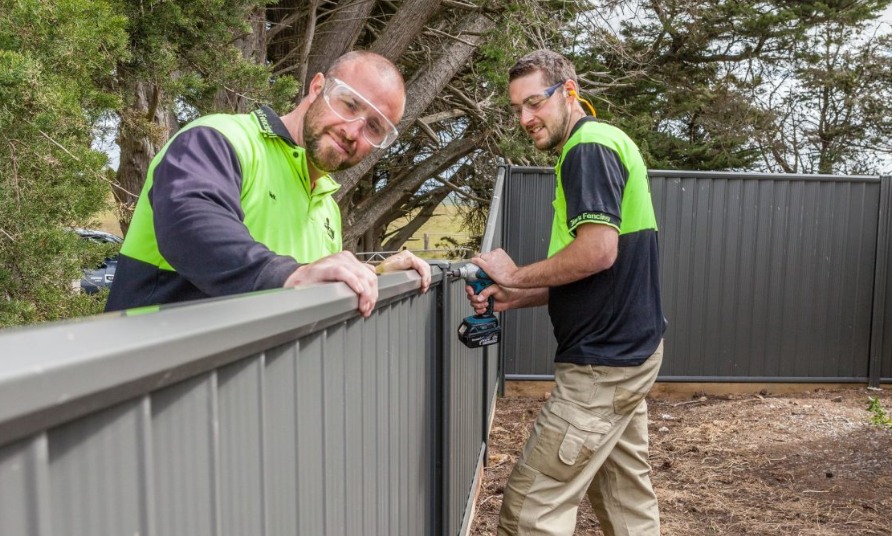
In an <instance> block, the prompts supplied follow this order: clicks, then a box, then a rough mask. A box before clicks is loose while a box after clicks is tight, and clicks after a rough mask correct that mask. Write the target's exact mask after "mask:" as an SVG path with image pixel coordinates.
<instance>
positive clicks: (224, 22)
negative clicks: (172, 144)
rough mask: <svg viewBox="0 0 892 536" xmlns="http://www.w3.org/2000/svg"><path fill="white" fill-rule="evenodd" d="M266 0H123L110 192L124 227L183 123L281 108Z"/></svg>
mask: <svg viewBox="0 0 892 536" xmlns="http://www.w3.org/2000/svg"><path fill="white" fill-rule="evenodd" d="M266 3H267V2H266V1H264V0H220V1H218V2H205V1H203V0H177V1H176V2H164V1H159V0H153V1H147V2H121V3H120V4H119V10H120V12H121V14H122V15H123V16H125V17H126V20H127V27H126V30H127V33H128V36H129V43H130V46H129V52H130V53H129V55H127V56H126V57H124V58H122V59H121V61H119V62H118V63H117V65H116V68H115V69H114V72H115V77H114V79H113V80H111V84H110V86H109V88H108V89H109V90H113V91H115V92H117V94H118V95H120V99H121V103H122V105H121V107H120V109H119V110H118V113H117V116H118V119H119V127H118V128H119V130H118V145H119V147H120V150H121V155H120V166H119V167H118V170H117V173H116V176H115V188H114V195H115V199H116V200H117V202H118V208H119V212H120V214H119V215H120V222H121V230H122V231H123V232H124V233H126V232H127V228H128V227H129V225H130V218H131V216H132V213H133V209H134V207H135V205H136V201H137V199H138V198H139V193H140V190H141V189H142V185H143V183H144V182H145V176H146V172H147V171H148V168H149V164H150V163H151V160H152V158H154V156H155V155H156V154H157V153H158V151H160V149H161V147H162V146H163V145H164V144H165V143H166V142H167V140H168V139H169V138H170V136H171V135H172V134H173V133H174V132H176V131H177V130H178V129H179V128H180V126H182V125H183V124H184V123H185V122H187V121H189V120H191V119H194V118H195V117H196V116H198V115H203V114H206V113H212V112H244V111H246V110H247V109H249V108H253V107H256V106H257V105H258V103H265V102H269V103H272V104H273V105H276V106H278V107H282V106H283V104H284V103H285V102H287V101H288V100H289V99H290V97H291V96H292V95H293V94H294V93H295V91H296V86H295V84H294V82H293V80H292V79H291V78H290V77H285V76H282V77H278V78H276V79H274V80H273V81H272V82H270V72H269V69H268V68H267V66H266V65H265V62H266V54H265V48H264V46H263V45H264V44H265V32H266V20H265V17H264V13H265V11H264V9H265V6H266Z"/></svg>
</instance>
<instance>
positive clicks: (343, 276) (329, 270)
mask: <svg viewBox="0 0 892 536" xmlns="http://www.w3.org/2000/svg"><path fill="white" fill-rule="evenodd" d="M333 281H343V282H344V283H346V284H347V286H348V287H350V288H351V289H352V290H353V292H355V293H356V295H357V296H359V314H361V315H362V316H364V317H366V318H368V317H369V315H371V314H372V309H374V308H375V302H376V301H377V300H378V277H377V276H376V275H375V269H374V268H373V267H372V266H369V265H368V264H365V263H362V262H359V260H358V259H357V258H356V257H355V256H353V254H352V253H350V252H348V251H342V252H340V253H335V254H334V255H329V256H328V257H323V258H321V259H319V260H318V261H316V262H312V263H310V264H304V265H302V266H301V267H300V268H298V269H297V270H295V271H294V272H292V274H291V275H290V276H288V279H287V280H285V284H284V285H282V286H283V287H285V288H288V287H294V286H297V285H304V284H308V283H330V282H333Z"/></svg>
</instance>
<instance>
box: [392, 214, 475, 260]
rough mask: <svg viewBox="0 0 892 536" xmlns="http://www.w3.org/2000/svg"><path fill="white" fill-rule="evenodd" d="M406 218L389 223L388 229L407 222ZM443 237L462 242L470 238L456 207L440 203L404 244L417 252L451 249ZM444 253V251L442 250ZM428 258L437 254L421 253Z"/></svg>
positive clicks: (451, 246)
mask: <svg viewBox="0 0 892 536" xmlns="http://www.w3.org/2000/svg"><path fill="white" fill-rule="evenodd" d="M408 221H409V219H408V218H400V219H398V220H396V221H394V222H393V223H391V224H390V230H393V229H396V228H399V227H401V226H403V225H405V224H406V223H408ZM444 237H448V238H451V239H452V240H454V241H456V242H458V243H462V242H466V241H467V240H468V239H469V238H470V234H469V233H468V230H467V229H466V228H465V227H464V223H463V222H462V218H461V215H460V214H459V213H458V208H457V207H455V206H454V205H445V204H441V205H440V206H439V207H437V210H436V211H434V215H433V216H431V218H430V219H429V220H427V221H426V222H424V225H422V226H421V228H420V229H418V231H416V232H415V234H413V235H412V237H411V238H410V239H409V240H408V241H407V242H406V243H405V244H404V246H405V247H406V248H408V249H409V250H411V251H414V252H419V251H422V250H425V249H427V250H432V249H452V248H454V246H453V244H451V243H449V242H448V241H446V240H444ZM443 253H445V252H443ZM423 256H424V257H428V258H437V254H436V253H433V254H432V255H423Z"/></svg>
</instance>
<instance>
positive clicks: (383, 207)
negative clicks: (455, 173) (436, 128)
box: [344, 135, 482, 249]
mask: <svg viewBox="0 0 892 536" xmlns="http://www.w3.org/2000/svg"><path fill="white" fill-rule="evenodd" d="M481 139H482V135H478V136H474V137H471V138H457V139H455V140H452V142H450V143H449V145H447V146H446V147H444V148H443V149H441V150H439V151H437V152H435V153H434V154H433V156H431V157H429V158H428V159H426V160H425V161H423V162H421V163H420V164H418V165H417V166H416V167H415V168H414V169H413V171H412V172H411V173H409V174H408V175H407V176H405V177H404V178H402V179H400V180H398V181H395V182H394V183H393V184H390V185H388V186H387V187H386V188H384V190H382V191H381V192H378V193H377V194H375V195H374V196H373V197H370V198H368V199H366V200H364V201H363V202H361V203H360V204H359V205H357V206H356V207H354V209H353V210H352V211H351V212H350V214H349V215H348V216H347V217H346V218H344V223H345V225H344V249H353V248H355V247H356V243H357V240H358V239H359V237H361V236H362V235H363V234H364V233H365V232H366V230H368V229H369V228H371V227H374V226H375V225H376V224H378V223H379V222H380V221H381V219H382V217H383V216H384V215H385V214H386V213H387V212H388V211H389V210H391V209H392V208H393V207H394V206H396V204H397V203H398V202H399V201H400V200H401V199H402V198H404V196H407V195H411V194H412V192H414V191H415V190H417V189H418V187H419V186H421V185H422V184H424V182H425V181H426V180H428V179H429V178H430V177H432V176H434V175H436V174H438V173H441V172H442V171H443V170H445V169H447V168H448V167H449V166H451V165H452V164H454V163H455V162H456V161H457V160H458V159H459V158H461V157H463V156H465V155H467V154H469V153H471V152H472V151H474V150H475V149H476V148H477V147H478V145H479V143H480V140H481Z"/></svg>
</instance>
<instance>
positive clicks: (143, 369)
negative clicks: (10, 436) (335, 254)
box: [0, 267, 442, 425]
mask: <svg viewBox="0 0 892 536" xmlns="http://www.w3.org/2000/svg"><path fill="white" fill-rule="evenodd" d="M433 272H434V275H435V277H434V281H435V282H437V281H440V280H442V273H441V271H440V269H438V268H436V267H434V268H433ZM419 287H420V277H419V276H418V274H417V273H416V272H414V271H403V272H395V273H389V274H385V275H382V276H381V277H380V278H379V295H378V300H379V303H384V302H388V301H393V300H395V299H400V298H401V297H403V296H405V297H406V298H407V299H408V298H409V297H411V296H414V295H416V294H417V292H418V288H419ZM357 304H358V300H357V297H356V294H355V293H353V291H351V290H350V289H349V288H348V287H347V285H346V284H344V283H327V284H317V285H307V286H303V287H297V288H294V289H277V290H272V291H265V292H256V293H251V294H244V295H240V296H232V297H228V298H222V299H212V300H203V301H199V302H194V303H189V304H181V305H178V306H171V307H164V308H161V309H160V310H158V311H157V312H152V313H149V314H139V315H135V316H134V315H128V314H127V313H126V312H125V313H108V314H104V315H97V316H94V317H88V318H84V319H78V320H74V321H65V322H54V323H50V324H45V325H38V326H32V327H24V328H15V329H8V330H3V331H0V425H2V423H4V422H7V421H9V420H12V419H17V418H20V417H22V416H24V415H29V414H32V413H35V412H37V411H42V410H46V409H47V408H51V407H54V406H58V405H60V404H64V403H65V402H66V401H69V400H76V399H79V398H82V397H85V396H91V395H94V394H96V393H101V392H103V391H106V390H109V389H112V388H115V387H117V386H120V385H123V384H128V383H133V382H139V381H140V380H143V379H145V378H152V377H157V376H159V375H163V374H164V373H165V371H170V370H174V369H177V368H183V367H188V366H190V364H192V363H196V362H199V361H201V360H204V359H207V358H208V357H209V356H215V355H221V354H224V353H227V352H228V353H230V354H231V353H232V352H239V351H241V352H242V353H244V356H247V355H251V354H252V353H256V351H257V347H258V345H263V344H264V341H270V343H269V345H268V346H267V347H272V346H275V345H277V344H281V343H282V342H283V340H282V338H283V337H288V336H294V335H293V334H295V333H298V332H301V333H312V332H314V331H321V330H322V329H325V327H326V326H327V325H328V324H329V323H326V320H330V319H337V318H347V319H349V318H358V313H357V312H356V307H357ZM240 349H243V350H240Z"/></svg>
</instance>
